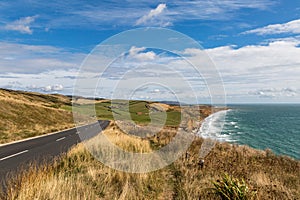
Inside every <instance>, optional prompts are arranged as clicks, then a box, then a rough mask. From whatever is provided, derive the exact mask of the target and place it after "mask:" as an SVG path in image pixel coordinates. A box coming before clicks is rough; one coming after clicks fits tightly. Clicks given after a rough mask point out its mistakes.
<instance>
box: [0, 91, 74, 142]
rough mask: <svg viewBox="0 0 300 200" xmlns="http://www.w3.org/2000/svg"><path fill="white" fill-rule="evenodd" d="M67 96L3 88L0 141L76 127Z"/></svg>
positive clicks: (0, 110)
mask: <svg viewBox="0 0 300 200" xmlns="http://www.w3.org/2000/svg"><path fill="white" fill-rule="evenodd" d="M63 105H64V106H65V105H71V101H70V99H69V98H68V97H65V96H62V95H58V94H53V95H44V94H39V93H31V92H21V91H12V90H4V89H0V132H1V134H0V143H5V142H10V141H14V140H18V139H23V138H27V137H32V136H36V135H41V134H45V133H49V132H54V131H58V130H62V129H66V128H70V127H73V126H74V125H73V118H72V113H71V112H69V111H66V110H63V109H60V107H61V106H63Z"/></svg>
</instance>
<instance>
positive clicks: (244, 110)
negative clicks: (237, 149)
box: [199, 104, 300, 160]
mask: <svg viewBox="0 0 300 200" xmlns="http://www.w3.org/2000/svg"><path fill="white" fill-rule="evenodd" d="M228 107H229V108H230V109H229V110H227V111H220V112H217V113H215V114H213V115H211V116H209V117H208V118H206V119H205V120H204V122H203V123H202V126H201V128H200V131H199V134H200V135H201V136H202V137H205V138H214V139H217V140H219V141H225V142H231V143H237V144H243V145H248V146H250V147H253V148H256V149H263V150H264V149H267V148H269V149H271V150H272V151H273V152H274V153H276V154H278V155H288V156H290V157H293V158H295V159H298V160H300V105H285V104H282V105H281V104H276V105H229V106H228Z"/></svg>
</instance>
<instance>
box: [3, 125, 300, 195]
mask: <svg viewBox="0 0 300 200" xmlns="http://www.w3.org/2000/svg"><path fill="white" fill-rule="evenodd" d="M103 134H104V135H106V136H107V137H108V138H109V140H110V141H111V142H112V143H115V144H116V145H117V146H119V147H120V148H123V149H125V150H127V151H134V152H139V151H144V152H145V151H153V150H154V149H153V147H157V146H162V145H163V144H161V143H160V142H162V143H165V142H166V141H165V140H161V141H160V140H155V139H154V138H152V139H151V140H150V139H149V140H143V139H140V138H137V137H132V136H129V135H126V134H125V133H122V131H120V130H119V129H118V128H117V127H115V125H114V124H112V125H111V126H110V127H109V128H108V129H107V130H105V131H104V132H103ZM161 134H163V133H161ZM171 135H172V134H171ZM166 138H167V136H166ZM202 142H203V139H201V138H196V139H195V140H194V142H193V143H192V145H191V146H190V148H189V150H188V153H189V155H190V157H188V158H186V157H185V155H183V156H182V157H180V158H179V159H178V160H177V161H176V162H174V163H173V164H171V165H169V166H167V167H165V168H163V169H160V170H157V171H154V172H151V173H140V174H133V173H126V172H121V171H117V170H114V169H111V168H109V167H107V166H105V165H104V164H102V163H101V162H99V161H97V160H96V159H95V158H94V157H93V156H92V155H91V154H90V153H89V151H87V150H86V148H85V146H84V145H83V144H79V145H77V146H76V147H75V148H73V149H72V150H71V151H70V152H69V153H67V154H66V155H65V156H63V157H62V158H61V159H58V160H57V161H56V162H55V163H54V164H53V165H48V166H47V165H44V166H43V167H42V168H40V169H39V170H38V171H35V170H31V171H30V172H27V173H24V174H23V175H20V176H19V177H18V178H17V179H16V180H15V181H14V183H13V184H11V185H10V186H9V187H8V196H6V197H3V199H7V200H10V199H20V200H25V199H26V200H27V199H59V200H65V199H218V197H217V196H216V195H215V194H214V193H213V191H212V189H211V188H212V187H213V184H212V181H216V180H218V179H222V177H223V174H225V173H227V174H229V175H231V176H233V177H235V178H238V179H240V180H241V179H243V180H245V182H246V184H247V186H248V187H249V190H250V191H254V192H255V193H256V194H255V196H254V199H259V200H264V199H283V200H284V199H299V197H300V188H299V187H300V173H299V170H300V162H299V161H295V160H293V159H291V158H288V157H280V156H275V155H274V154H272V152H270V151H258V150H254V149H251V148H249V147H246V146H237V145H230V144H227V143H218V144H217V145H216V146H215V148H214V149H213V150H212V151H211V152H210V153H209V154H208V156H207V157H206V158H205V165H204V168H201V167H199V166H198V162H199V149H200V147H201V144H202ZM129 143H130V145H128V144H129ZM155 143H156V144H155ZM153 145H154V146H153ZM132 146H134V148H132Z"/></svg>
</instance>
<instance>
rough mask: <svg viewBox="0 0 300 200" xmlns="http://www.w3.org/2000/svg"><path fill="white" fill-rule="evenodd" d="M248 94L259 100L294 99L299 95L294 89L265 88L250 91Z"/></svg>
mask: <svg viewBox="0 0 300 200" xmlns="http://www.w3.org/2000/svg"><path fill="white" fill-rule="evenodd" d="M249 94H250V95H254V96H258V97H260V98H279V97H295V96H297V95H298V94H299V91H298V90H297V89H295V88H267V89H258V90H254V91H250V92H249Z"/></svg>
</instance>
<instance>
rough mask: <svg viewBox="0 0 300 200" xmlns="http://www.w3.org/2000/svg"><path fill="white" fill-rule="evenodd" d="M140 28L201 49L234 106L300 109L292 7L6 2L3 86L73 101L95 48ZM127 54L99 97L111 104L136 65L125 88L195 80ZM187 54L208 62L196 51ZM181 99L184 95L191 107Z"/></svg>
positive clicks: (275, 0) (216, 1) (256, 0)
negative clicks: (156, 80)
mask: <svg viewBox="0 0 300 200" xmlns="http://www.w3.org/2000/svg"><path fill="white" fill-rule="evenodd" d="M142 27H162V28H168V29H172V30H175V31H178V32H181V33H183V34H185V35H187V36H189V37H191V38H193V39H194V40H195V41H197V42H199V44H201V45H202V47H203V48H204V51H205V52H206V53H207V55H208V56H209V57H210V59H211V60H212V62H213V63H214V66H215V68H216V69H217V70H218V72H219V73H220V76H221V78H222V80H223V83H224V88H225V92H226V94H227V102H229V103H267V102H270V103H279V102H280V103H286V102H291V103H299V102H300V1H294V0H251V1H250V0H199V1H197V0H194V1H189V0H186V1H178V0H174V1H145V0H127V1H115V0H112V1H81V0H79V1H69V0H66V1H57V0H53V1H49V2H47V3H46V2H45V1H42V0H15V1H10V0H2V1H0V87H2V88H10V89H20V90H28V91H38V92H45V93H55V92H58V93H63V94H72V92H73V89H74V83H75V81H76V79H78V78H80V75H78V72H79V70H80V67H81V66H82V63H83V61H84V59H85V58H86V57H87V55H89V54H90V52H91V51H92V50H93V49H94V48H95V46H96V45H98V44H99V43H101V42H103V41H104V40H106V39H107V38H109V37H111V36H113V35H115V34H118V33H121V32H123V31H126V30H130V29H136V28H142ZM175 42H176V41H175ZM127 51H128V52H127V53H126V54H123V58H120V59H121V60H122V59H123V60H122V62H121V61H120V60H117V61H116V62H115V63H114V65H112V66H111V68H110V70H107V72H106V74H105V75H104V76H103V77H102V79H103V80H102V81H103V85H102V86H101V88H102V89H103V90H102V91H103V92H98V93H99V94H98V95H99V96H103V97H110V96H109V95H110V94H111V93H112V90H113V88H111V87H109V85H110V86H111V85H114V83H115V84H116V82H113V81H114V80H115V81H116V80H117V79H118V73H121V72H122V71H124V70H125V71H126V69H127V70H128V69H129V70H131V71H130V72H132V71H134V70H132V68H135V69H136V65H137V64H138V65H139V66H140V67H141V69H140V70H139V71H135V73H131V74H130V73H127V74H126V80H128V79H130V77H132V76H134V75H140V76H141V77H144V76H146V77H147V78H149V79H151V77H155V76H157V75H158V74H159V75H160V76H168V77H170V76H172V74H170V73H169V74H168V73H166V72H170V71H172V70H173V69H175V68H176V69H180V70H175V71H176V72H177V73H180V74H181V75H183V76H188V80H189V81H191V82H192V81H193V80H195V79H197V77H195V74H193V73H192V71H191V68H189V67H188V65H187V64H186V63H184V61H183V60H182V59H180V58H179V57H178V56H177V57H176V56H174V55H171V53H169V52H162V51H159V50H155V49H149V48H147V47H145V46H135V45H132V46H129V48H128V49H127ZM174 52H176V49H174ZM177 52H179V51H178V49H177ZM181 53H183V54H186V55H187V57H189V58H191V60H197V62H198V61H199V60H201V55H202V53H199V52H198V51H197V50H196V49H193V48H186V49H181ZM200 54H201V55H200ZM199 55H200V57H199ZM125 58H126V59H127V60H126V62H125V61H124V59H125ZM103 59H105V58H103ZM134 61H135V64H133V62H134ZM141 63H142V64H141ZM121 64H123V65H122V66H121ZM130 67H131V69H130ZM165 67H169V68H168V69H169V70H168V69H167V68H165ZM164 68H165V71H164V72H162V71H163V70H162V69H164ZM149 69H150V70H149ZM109 72H111V73H109ZM94 73H96V74H97V71H96V72H94ZM145 74H147V75H145ZM186 74H188V75H186ZM191 74H192V75H191ZM95 77H96V76H95ZM98 78H99V77H98ZM123 78H124V74H123ZM135 78H136V77H135ZM171 82H173V83H174V81H171ZM196 82H197V83H196V84H195V85H196V86H195V87H193V89H194V90H199V91H200V90H205V89H203V87H202V86H203V85H204V84H201V82H204V81H203V79H198V80H197V81H196ZM141 83H142V82H141ZM199 85H202V86H201V87H200V86H199ZM172 86H173V85H172ZM198 86H199V87H198ZM204 88H205V87H204ZM135 89H136V94H135V95H136V96H135V97H136V98H138V97H139V98H148V99H149V98H150V99H151V98H154V99H155V98H156V97H157V98H158V97H161V98H162V97H163V98H164V97H166V98H167V96H164V95H166V93H167V92H166V91H164V87H163V86H162V85H159V84H158V85H155V84H152V85H141V86H140V87H138V88H135ZM183 90H184V89H181V90H180V89H179V90H178V92H179V93H180V92H181V95H182V96H186V98H189V93H186V94H184V93H183ZM123 92H124V90H123ZM169 93H170V92H169ZM206 93H208V92H206ZM201 95H203V97H205V95H206V94H205V92H203V93H201ZM119 97H121V95H120V96H119ZM204 99H205V98H204ZM185 101H188V100H185Z"/></svg>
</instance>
